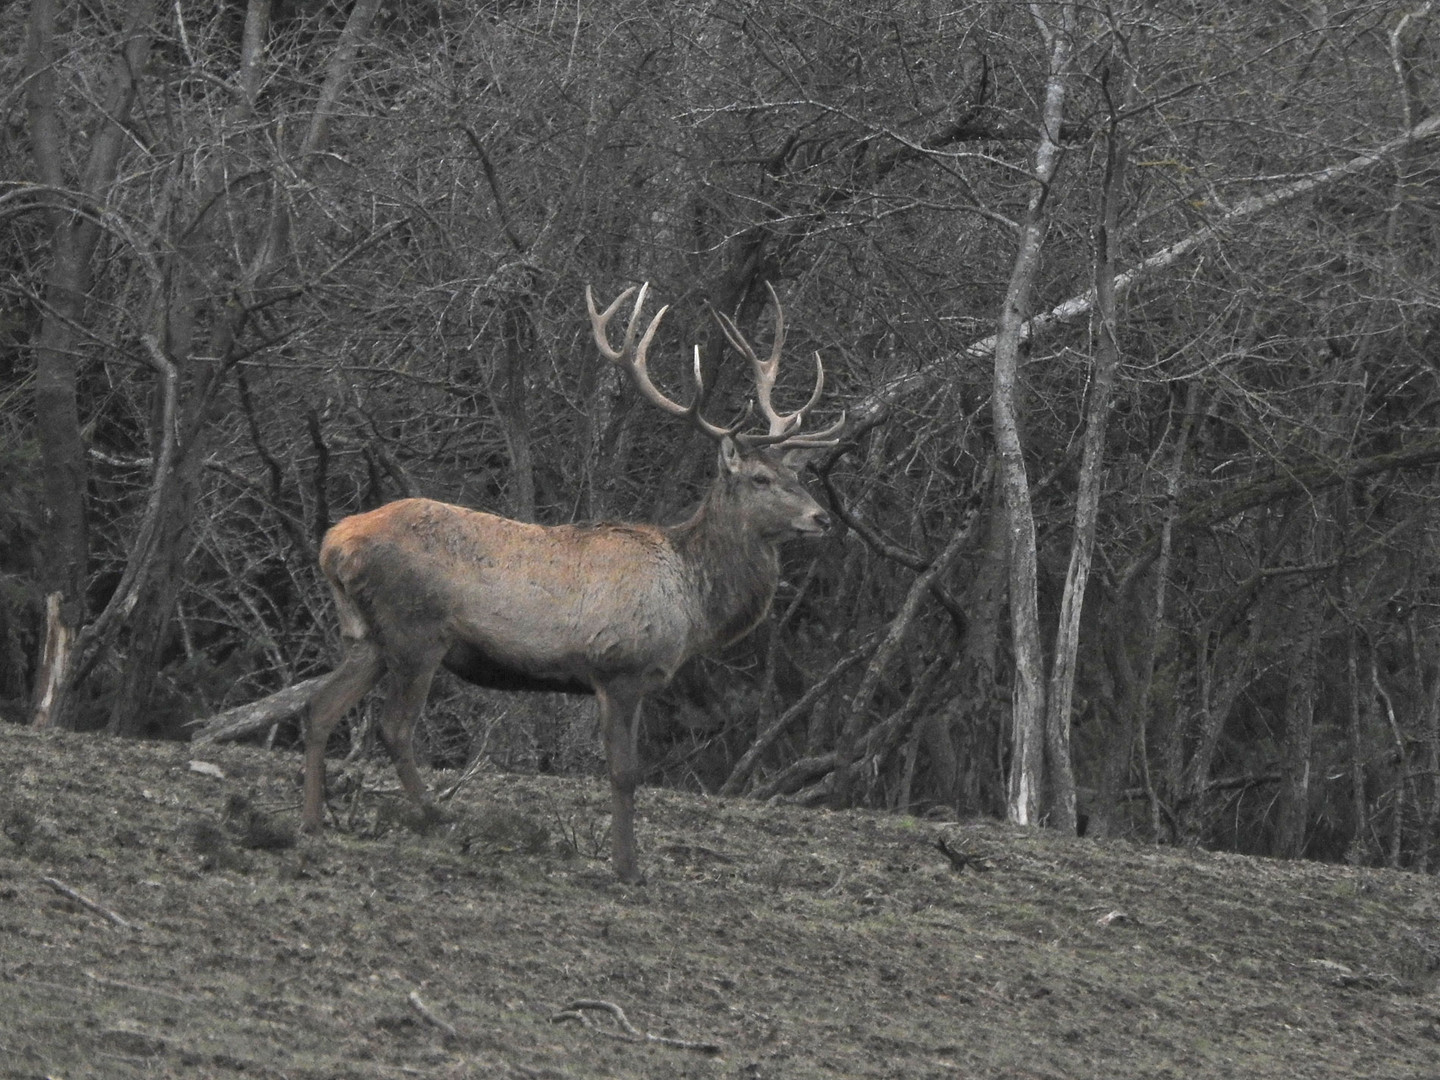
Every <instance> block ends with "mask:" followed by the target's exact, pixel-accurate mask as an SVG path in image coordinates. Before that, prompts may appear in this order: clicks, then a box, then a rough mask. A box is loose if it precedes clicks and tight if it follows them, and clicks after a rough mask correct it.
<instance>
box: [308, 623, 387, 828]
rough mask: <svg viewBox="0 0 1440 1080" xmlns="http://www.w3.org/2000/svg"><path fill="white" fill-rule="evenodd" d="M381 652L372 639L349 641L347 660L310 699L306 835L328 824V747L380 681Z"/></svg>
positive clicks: (356, 638)
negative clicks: (344, 721)
mask: <svg viewBox="0 0 1440 1080" xmlns="http://www.w3.org/2000/svg"><path fill="white" fill-rule="evenodd" d="M382 668H383V664H382V662H381V660H380V650H379V649H378V648H377V647H376V645H375V643H374V642H373V641H371V640H370V639H369V638H365V637H354V638H346V639H345V658H344V660H342V661H341V663H340V666H339V667H337V668H336V669H335V670H334V671H333V672H331V673H330V677H329V678H328V679H327V680H326V682H325V685H323V686H322V687H320V689H319V690H317V691H316V692H315V696H314V697H313V698H312V699H311V700H310V711H309V714H308V715H307V716H306V719H305V808H304V810H303V812H302V813H301V817H300V828H301V829H302V830H303V831H304V832H311V833H313V832H319V831H320V830H321V829H322V828H323V827H324V822H325V746H326V744H327V743H328V742H329V741H330V733H331V732H332V731H334V730H335V725H336V724H338V723H339V722H340V718H341V717H342V716H344V715H345V714H346V713H347V712H349V711H350V710H351V709H352V708H354V707H355V706H356V705H358V704H359V703H360V699H361V698H363V697H364V696H365V694H366V692H367V691H368V690H369V689H370V688H371V687H372V686H374V685H375V683H376V682H377V681H379V678H380V672H381V670H382Z"/></svg>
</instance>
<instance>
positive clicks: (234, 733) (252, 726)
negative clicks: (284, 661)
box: [190, 675, 330, 743]
mask: <svg viewBox="0 0 1440 1080" xmlns="http://www.w3.org/2000/svg"><path fill="white" fill-rule="evenodd" d="M329 677H330V676H329V675H317V676H315V677H314V678H313V679H303V680H301V681H300V682H298V683H296V684H295V685H294V686H287V687H286V688H285V689H284V690H277V691H276V692H275V693H273V694H271V695H270V696H269V697H263V698H261V699H260V700H259V701H252V702H251V703H250V704H248V705H237V706H236V707H235V708H233V709H226V710H225V711H224V712H221V713H216V714H215V715H214V716H206V717H202V718H201V719H199V720H191V721H190V726H191V727H195V728H199V730H198V731H196V732H195V734H194V735H193V736H191V738H190V741H191V742H192V743H206V742H224V741H226V740H228V739H243V738H244V737H245V736H246V735H253V734H254V733H255V732H257V731H264V730H265V729H266V728H268V727H270V726H271V725H272V724H278V723H280V721H282V720H288V719H290V717H292V716H295V715H297V714H298V713H301V712H303V711H304V710H305V709H306V708H307V707H308V706H309V704H310V699H311V698H313V697H314V696H315V692H316V691H317V690H319V689H320V685H321V684H322V683H323V682H324V681H325V680H326V679H328V678H329Z"/></svg>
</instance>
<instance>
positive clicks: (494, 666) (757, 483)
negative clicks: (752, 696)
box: [302, 286, 845, 882]
mask: <svg viewBox="0 0 1440 1080" xmlns="http://www.w3.org/2000/svg"><path fill="white" fill-rule="evenodd" d="M647 289H648V286H645V287H642V288H641V289H640V295H639V297H638V298H637V299H636V301H635V308H634V310H633V312H632V313H631V315H630V321H629V325H628V326H627V328H626V330H625V338H624V341H623V343H622V344H621V346H620V348H619V349H616V348H614V347H613V346H612V345H611V343H610V337H609V330H608V327H609V324H610V320H611V319H612V317H613V316H614V315H615V312H616V311H617V310H618V309H619V307H620V305H621V304H623V303H624V302H625V301H626V300H628V299H629V297H630V296H631V294H632V293H634V291H635V290H634V288H633V287H632V288H630V289H627V290H626V291H625V292H624V293H622V294H621V295H620V297H619V298H618V299H616V300H615V302H614V303H612V304H611V305H610V306H609V307H608V308H606V309H605V310H604V311H597V310H596V307H595V302H594V299H593V297H592V296H591V293H590V289H589V288H588V287H587V288H586V290H585V303H586V307H587V308H588V309H589V312H590V322H591V325H592V328H593V330H594V334H595V344H596V345H597V346H598V347H599V350H600V352H601V354H602V355H603V356H605V357H606V358H607V359H608V360H610V361H611V362H613V363H614V364H615V365H616V366H618V367H619V368H621V369H622V370H623V371H625V372H626V374H627V375H629V377H630V380H631V381H632V382H633V383H634V384H635V388H636V389H637V390H638V391H639V392H640V394H641V395H642V396H643V397H645V398H646V400H648V401H650V402H651V403H652V404H654V405H657V406H659V407H660V408H661V409H663V410H664V411H665V412H667V413H671V414H673V415H675V416H680V417H684V418H685V419H686V420H688V421H689V422H690V423H692V424H693V425H694V426H695V427H697V428H698V429H699V430H701V431H703V432H704V433H705V434H706V435H708V436H709V437H710V438H712V439H714V440H715V441H716V443H718V444H719V451H720V453H719V475H718V476H717V477H716V479H715V481H714V483H713V484H712V485H711V487H710V490H709V492H708V494H707V495H706V496H705V499H704V501H703V502H702V503H701V504H700V506H699V508H698V509H697V510H696V511H695V512H694V514H692V515H691V517H690V518H689V520H688V521H684V522H682V523H680V524H678V525H668V526H662V525H645V524H635V525H622V524H595V525H588V524H587V525H556V526H544V525H531V524H528V523H525V522H520V521H510V520H508V519H506V518H501V517H496V516H495V515H493V514H486V513H482V512H480V511H477V510H469V509H466V508H464V507H461V506H450V505H447V504H445V503H440V502H432V501H431V500H429V499H403V500H401V501H399V502H393V503H390V504H389V505H387V506H382V507H380V508H379V509H378V510H372V511H370V512H369V513H364V514H356V515H354V516H353V517H348V518H345V519H344V520H343V521H340V522H339V523H337V524H336V525H335V526H334V527H333V528H332V529H331V530H330V531H329V532H328V533H327V534H326V536H325V539H324V542H323V543H322V545H321V548H320V566H321V568H322V569H323V570H324V572H325V576H326V577H327V578H328V579H329V581H330V586H331V588H332V589H333V590H334V593H335V603H336V606H337V608H338V609H339V618H340V632H341V635H342V637H343V639H344V644H345V655H344V659H343V661H342V662H341V664H340V666H339V667H338V668H336V669H335V671H334V672H333V673H332V674H331V675H330V676H329V678H328V679H327V681H326V682H325V683H324V684H323V685H322V687H321V689H320V690H319V691H318V692H317V693H316V696H315V698H314V699H313V700H312V702H311V706H310V713H309V718H308V722H307V724H306V733H305V808H304V815H303V823H302V827H303V828H304V829H305V831H307V832H315V831H317V830H319V829H320V828H321V827H322V817H323V814H324V803H325V745H326V742H327V740H328V739H329V738H330V733H331V731H332V730H333V729H334V728H335V725H336V724H337V723H338V722H339V720H340V718H341V716H343V715H344V714H345V712H346V711H348V710H349V709H350V708H351V707H352V706H354V705H355V704H357V703H358V702H359V701H360V699H361V697H363V696H364V695H365V693H366V692H367V691H368V690H370V688H371V687H373V686H375V685H376V684H377V683H378V682H380V681H381V680H382V678H383V679H384V681H385V684H386V685H385V690H384V702H383V704H382V705H381V711H380V716H379V727H380V738H381V741H382V742H383V743H384V745H385V749H386V750H387V751H388V752H389V754H390V757H391V759H392V760H393V761H394V763H395V768H396V771H397V772H398V773H399V774H400V781H401V783H402V784H403V785H404V787H405V790H406V792H407V793H408V794H409V795H410V796H411V797H412V798H413V799H415V800H416V801H417V802H418V803H420V804H421V805H422V806H428V803H427V797H426V792H425V785H424V784H423V782H422V781H421V779H420V774H419V773H418V771H417V770H416V766H415V754H414V750H413V748H412V746H411V736H412V734H413V732H414V729H415V722H416V719H417V717H418V716H419V713H420V709H421V707H422V706H423V705H424V703H425V698H426V696H427V693H428V691H429V688H430V681H431V679H432V677H433V676H434V674H435V670H436V669H437V668H438V667H440V665H442V664H443V665H444V666H445V667H447V668H449V669H450V670H451V671H453V672H455V673H456V674H457V675H459V676H461V677H462V678H464V679H467V680H468V681H470V682H472V683H475V684H477V685H479V686H486V687H491V688H495V689H500V690H558V691H565V692H569V693H578V694H594V695H595V697H596V698H597V699H598V700H599V703H600V729H601V733H602V736H603V738H604V742H605V757H606V761H607V763H608V766H609V772H610V787H611V802H612V811H613V812H612V818H611V839H612V845H613V852H612V854H613V863H614V868H615V873H616V874H617V875H618V876H619V878H620V879H621V880H622V881H626V882H634V881H638V880H640V870H639V866H638V863H637V860H636V853H635V833H634V815H635V785H636V782H637V780H638V779H639V777H640V766H639V763H638V761H637V750H636V723H637V720H638V718H639V712H640V701H641V699H642V698H643V697H644V695H645V694H646V693H647V692H649V691H651V690H654V689H656V688H657V687H661V686H664V685H665V684H666V683H667V682H669V681H670V679H671V678H672V677H673V676H674V674H675V672H676V671H677V670H678V669H679V667H680V665H682V664H683V663H685V662H686V661H687V660H689V659H690V658H691V657H693V656H695V655H697V654H700V653H706V652H711V651H714V650H716V649H719V648H722V647H724V646H725V645H728V644H730V643H731V642H733V641H737V640H739V639H740V638H741V637H743V636H744V635H745V634H747V633H749V632H750V630H752V629H753V628H754V627H755V625H756V624H757V623H759V622H760V620H761V619H762V618H764V616H765V614H766V612H767V611H768V610H769V608H770V602H771V599H772V597H773V596H774V593H775V584H776V580H777V578H778V575H779V558H778V553H777V548H778V546H779V545H780V543H781V542H782V541H785V540H789V539H791V538H794V537H813V536H820V535H822V534H824V532H825V531H826V530H827V528H828V527H829V524H830V519H829V516H828V515H827V514H826V513H825V511H824V510H823V509H821V507H820V505H819V504H818V503H817V502H816V501H815V500H814V499H813V498H812V497H811V496H810V494H809V493H808V492H807V491H806V490H805V488H804V487H803V486H802V485H801V483H800V480H799V478H798V477H797V476H796V468H797V467H798V464H799V463H798V461H797V458H798V456H799V455H801V454H803V453H804V452H805V450H806V449H807V448H815V447H826V446H833V445H835V444H836V442H838V435H839V432H840V431H841V430H842V427H843V425H844V422H845V421H844V417H843V416H842V417H841V419H840V420H839V421H838V422H837V423H835V424H834V425H832V426H831V427H829V428H826V429H825V430H824V431H821V432H817V433H814V434H809V435H802V434H800V428H801V425H802V423H803V421H804V419H805V415H806V413H808V412H809V410H810V409H811V408H813V407H814V405H815V403H816V402H817V401H818V400H819V398H820V391H821V389H822V388H823V386H824V380H825V371H824V366H823V364H822V363H821V361H820V356H819V354H818V353H817V354H816V356H815V367H816V373H815V389H814V392H813V393H811V395H810V398H809V400H808V401H807V402H806V403H805V404H804V405H803V406H801V407H800V408H799V409H797V410H796V411H795V412H793V413H788V414H781V413H777V412H776V411H775V409H774V406H773V405H772V403H771V392H772V390H773V389H774V386H775V377H776V374H777V372H778V370H779V365H780V349H781V346H782V345H783V343H784V337H785V326H784V318H783V313H782V311H781V308H780V301H779V298H778V297H776V296H775V292H774V290H773V289H771V290H770V298H771V301H772V303H773V304H774V307H775V343H774V347H773V349H772V351H771V354H770V357H769V358H768V359H766V360H761V359H760V358H759V357H758V356H756V354H755V351H754V350H753V349H752V348H751V347H750V345H749V343H748V342H747V341H746V340H745V338H744V337H743V336H742V335H741V333H740V331H739V329H738V328H737V327H736V325H735V323H734V322H733V321H732V320H730V319H728V318H726V317H725V316H723V315H719V314H718V313H717V314H716V319H717V320H718V321H719V323H720V326H721V329H722V330H723V331H724V334H725V337H726V339H727V340H728V341H729V342H730V344H731V346H732V347H734V348H735V349H736V351H738V352H739V353H740V354H741V355H742V356H744V357H745V358H746V359H747V360H748V361H749V362H750V367H751V371H752V374H753V377H754V381H755V402H756V404H758V406H759V408H760V411H761V413H762V414H763V416H764V417H765V419H766V420H767V421H768V422H769V427H770V430H769V432H768V433H767V434H764V435H760V434H752V435H742V434H737V433H736V427H738V425H736V427H729V428H723V427H719V426H717V425H715V424H713V423H711V422H710V421H708V420H706V419H705V418H704V417H702V416H701V415H700V404H701V399H702V398H703V396H704V392H703V391H704V387H703V385H702V384H701V381H700V363H699V359H700V358H699V349H698V348H697V349H696V350H695V381H696V386H695V398H694V401H693V402H692V403H691V404H690V405H689V406H688V407H687V406H682V405H679V404H677V403H676V402H674V401H672V400H671V399H670V398H668V397H666V396H665V395H664V393H662V392H661V391H660V390H659V389H658V388H657V387H656V386H655V384H654V383H653V382H652V381H651V379H650V375H649V373H648V371H647V369H646V351H647V349H648V348H649V346H650V343H651V340H652V339H653V338H654V337H655V332H656V330H657V329H658V328H659V326H660V320H661V319H662V318H663V317H664V315H665V312H666V311H667V310H668V308H662V309H661V310H660V311H659V313H657V314H656V315H655V317H654V318H653V319H651V320H650V323H649V325H648V327H646V329H645V332H644V334H643V335H642V336H640V337H639V340H638V343H637V340H636V335H637V331H638V328H639V323H640V312H641V309H642V308H643V306H644V304H645V294H646V291H647Z"/></svg>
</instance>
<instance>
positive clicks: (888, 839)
mask: <svg viewBox="0 0 1440 1080" xmlns="http://www.w3.org/2000/svg"><path fill="white" fill-rule="evenodd" d="M191 760H192V753H191V751H190V748H188V747H185V746H181V745H176V744H155V743H141V742H129V741H116V740H111V739H107V738H102V737H95V736H73V735H69V736H62V735H48V734H38V733H36V732H33V731H31V730H28V729H24V728H17V727H14V726H10V725H0V761H3V762H4V772H5V776H6V777H7V781H6V784H5V786H4V788H3V790H0V826H3V836H0V935H3V936H0V941H3V950H0V1069H3V1072H4V1075H6V1076H18V1077H41V1076H53V1077H57V1078H61V1077H63V1078H66V1080H79V1078H82V1077H105V1078H119V1077H139V1076H146V1077H171V1076H173V1077H182V1076H183V1077H238V1076H244V1077H249V1078H255V1077H266V1078H271V1077H273V1078H280V1077H287V1078H290V1080H297V1078H302V1077H304V1078H316V1080H320V1078H331V1077H402V1076H419V1077H437V1078H438V1077H446V1078H451V1077H503V1078H509V1077H514V1078H522V1077H545V1078H555V1080H560V1078H566V1077H573V1078H577V1080H578V1078H582V1077H583V1078H589V1077H655V1078H661V1077H664V1078H673V1077H697V1078H699V1077H749V1078H770V1077H776V1078H778V1077H786V1078H795V1077H812V1076H839V1077H897V1078H898V1077H907V1078H913V1077H937V1078H938V1077H996V1078H999V1077H1014V1078H1021V1077H1025V1078H1030V1077H1046V1078H1051V1077H1053V1078H1065V1080H1073V1078H1082V1077H1096V1078H1099V1077H1105V1078H1123V1077H1165V1076H1174V1077H1185V1078H1186V1080H1193V1078H1197V1077H1237V1076H1243V1077H1248V1078H1263V1077H1277V1078H1279V1077H1284V1078H1286V1080H1293V1078H1297V1077H1360V1076H1364V1077H1370V1078H1386V1077H1394V1078H1399V1077H1433V1076H1435V1075H1436V1073H1437V1069H1440V1066H1437V1062H1440V894H1437V889H1436V883H1435V881H1433V880H1431V879H1426V878H1422V877H1418V876H1414V875H1407V874H1399V873H1390V872H1384V871H1374V870H1352V869H1347V868H1341V867H1335V866H1320V865H1315V864H1302V863H1279V862H1266V861H1257V860H1251V859H1246V858H1240V857H1235V856H1227V855H1215V854H1207V853H1204V852H1182V851H1174V850H1160V849H1152V848H1146V847H1140V846H1135V845H1131V844H1124V843H1112V842H1093V841H1085V840H1071V839H1064V838H1060V837H1057V836H1054V835H1048V834H1044V833H1031V832H1022V831H1018V830H1014V829H1011V828H1007V827H1004V826H1001V825H998V824H995V823H989V822H984V823H974V822H965V823H955V822H929V821H924V822H916V821H913V820H906V819H900V818H892V817H884V816H878V815H873V814H867V813H846V814H835V813H823V812H813V811H802V810H797V809H792V808H785V807H780V808H775V807H767V806H764V805H760V804H757V803H753V802H747V801H738V800H719V799H704V798H695V797H689V796H683V795H678V794H673V793H669V792H663V791H648V790H647V791H645V792H644V793H643V797H642V799H641V812H640V840H641V847H642V852H643V853H644V856H645V861H646V866H647V869H648V872H649V883H648V884H647V885H645V886H643V887H638V888H623V887H621V886H619V885H617V884H616V883H615V882H614V881H613V880H612V878H611V877H610V874H609V871H608V868H607V866H606V864H605V863H604V861H603V860H601V859H600V858H597V853H598V852H599V851H600V850H601V849H603V846H604V827H605V807H606V795H605V791H604V789H603V788H602V786H601V785H600V784H599V783H596V782H589V781H573V780H561V779H554V778H547V777H519V776H508V775H495V774H485V775H481V776H479V777H478V778H474V779H472V780H470V781H468V782H467V783H466V784H465V785H463V786H462V788H461V790H460V792H459V794H458V795H457V796H456V797H455V799H453V800H452V801H451V802H450V804H449V808H450V809H449V813H450V817H451V821H450V822H449V823H448V824H447V825H446V826H443V827H439V828H436V829H433V830H431V831H430V832H429V833H428V834H427V833H422V832H419V831H417V830H416V829H415V828H414V827H413V824H411V823H407V822H406V820H405V815H404V813H403V808H401V807H400V806H399V804H398V802H397V801H396V800H395V799H393V798H392V797H390V796H386V795H382V794H376V793H374V792H373V791H371V790H370V786H371V785H374V786H379V787H381V788H386V789H388V788H389V787H390V786H391V784H392V777H391V775H390V774H389V772H388V770H381V769H379V768H372V769H371V770H370V772H369V775H368V777H366V778H365V779H366V784H365V786H364V787H361V788H359V789H358V790H360V791H361V792H362V793H363V797H361V798H359V799H358V800H356V801H355V805H353V806H351V807H346V806H345V805H344V797H343V796H341V797H338V798H337V799H336V800H335V803H334V805H335V807H336V809H337V811H339V812H341V813H342V814H343V815H346V816H347V817H348V825H347V829H348V831H344V832H341V831H331V832H330V833H328V834H327V835H326V836H325V837H323V838H322V839H320V840H310V839H300V840H298V841H297V840H296V839H295V838H294V836H293V834H292V832H291V830H292V829H293V826H294V823H295V821H296V818H297V802H298V792H297V789H296V787H295V776H296V772H297V768H298V759H297V758H295V757H294V756H291V755H282V754H276V753H266V752H262V751H259V750H254V749H247V748H242V747H207V748H206V749H205V752H204V756H203V760H204V762H205V763H206V764H205V765H204V766H202V767H201V770H200V771H197V770H196V769H195V768H194V767H192V765H191ZM332 768H337V767H336V766H334V765H333V763H332ZM219 774H223V776H222V775H219ZM332 777H333V773H332ZM453 779H454V778H453V777H452V778H451V780H452V781H453ZM343 786H344V784H343V782H337V781H335V780H334V779H333V778H332V788H337V789H338V788H341V787H343ZM351 790H352V792H354V791H355V790H357V788H356V787H355V786H354V785H352V787H351ZM939 840H943V841H944V842H945V843H946V844H947V845H948V847H949V848H950V849H951V850H952V851H962V852H965V853H968V854H969V855H971V856H974V857H975V858H974V861H973V862H972V864H971V865H970V866H968V867H966V868H964V869H958V870H957V869H956V868H955V866H954V865H952V861H951V859H950V858H948V857H947V856H946V855H945V854H944V853H942V852H941V851H940V850H939V849H938V848H937V847H936V846H935V844H936V841H939ZM65 889H68V890H72V891H73V892H75V893H78V894H80V895H81V896H83V897H84V898H85V900H88V901H90V902H91V904H93V905H94V907H91V906H86V904H84V903H83V902H81V901H79V900H77V899H74V898H72V897H71V896H69V895H66V894H65V892H63V891H62V890H65ZM117 919H118V920H123V921H124V922H126V923H128V924H130V925H128V926H123V925H120V923H119V922H117V921H116V920H117ZM577 1000H589V1001H592V1002H601V1001H603V1002H609V1003H611V1004H613V1005H615V1006H618V1007H619V1008H620V1009H622V1010H623V1011H624V1013H625V1015H626V1017H627V1018H628V1020H629V1021H630V1022H631V1023H632V1024H633V1025H634V1028H635V1029H637V1030H639V1031H641V1032H644V1033H649V1034H653V1035H658V1036H661V1037H663V1038H668V1039H670V1040H674V1041H672V1042H664V1041H660V1040H654V1039H652V1040H648V1041H644V1042H636V1041H626V1040H625V1039H624V1038H622V1037H621V1036H622V1035H623V1033H622V1032H621V1031H620V1029H619V1028H618V1027H617V1026H616V1020H615V1018H614V1016H613V1015H612V1014H611V1013H610V1012H609V1011H608V1010H605V1009H603V1008H600V1007H599V1006H595V1007H582V1008H576V1007H575V1006H574V1004H573V1003H574V1002H576V1001H577ZM564 1013H570V1014H571V1016H570V1017H561V1016H560V1014H564ZM577 1016H579V1017H584V1018H585V1020H587V1021H588V1023H582V1022H581V1021H580V1020H579V1019H576V1018H575V1017H577ZM557 1017H559V1018H557ZM447 1026H448V1028H449V1030H446V1027H447ZM707 1044H713V1045H707Z"/></svg>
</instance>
